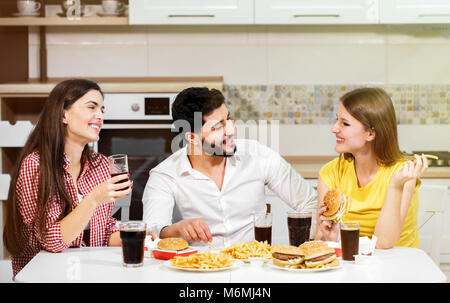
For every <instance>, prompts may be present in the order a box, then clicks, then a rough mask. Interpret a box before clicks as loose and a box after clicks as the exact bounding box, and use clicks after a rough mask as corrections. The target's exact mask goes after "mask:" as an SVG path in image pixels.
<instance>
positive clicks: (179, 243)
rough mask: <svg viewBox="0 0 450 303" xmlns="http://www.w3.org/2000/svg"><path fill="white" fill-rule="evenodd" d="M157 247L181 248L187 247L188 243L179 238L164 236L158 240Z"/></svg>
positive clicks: (167, 248)
mask: <svg viewBox="0 0 450 303" xmlns="http://www.w3.org/2000/svg"><path fill="white" fill-rule="evenodd" d="M157 246H158V248H159V249H166V250H177V251H178V250H183V249H186V248H188V247H189V243H188V242H187V241H186V240H184V239H181V238H165V239H162V240H160V241H159V242H158V244H157Z"/></svg>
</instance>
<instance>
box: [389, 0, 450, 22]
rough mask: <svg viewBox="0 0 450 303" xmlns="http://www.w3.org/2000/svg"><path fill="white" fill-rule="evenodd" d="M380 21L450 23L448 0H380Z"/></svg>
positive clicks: (449, 3) (449, 4)
mask: <svg viewBox="0 0 450 303" xmlns="http://www.w3.org/2000/svg"><path fill="white" fill-rule="evenodd" d="M380 23H381V24H396V23H397V24H407V23H410V24H421V23H450V1H448V0H380Z"/></svg>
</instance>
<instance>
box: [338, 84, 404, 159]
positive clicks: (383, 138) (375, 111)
mask: <svg viewBox="0 0 450 303" xmlns="http://www.w3.org/2000/svg"><path fill="white" fill-rule="evenodd" d="M341 103H342V105H343V106H344V107H345V109H346V110H347V111H348V112H349V113H350V115H352V116H353V117H354V118H355V119H357V120H358V121H359V122H361V123H362V124H363V125H364V126H365V128H366V129H367V130H370V129H372V130H373V131H375V139H374V141H373V147H374V152H375V155H376V157H377V160H378V161H379V163H380V164H382V165H386V166H390V165H392V164H394V163H395V162H396V161H398V160H401V159H404V158H406V155H405V154H403V153H402V152H401V150H400V147H399V145H398V135H397V118H396V116H395V109H394V105H393V104H392V100H391V98H390V97H389V95H388V94H387V93H386V92H385V91H384V90H383V89H381V88H370V87H367V88H358V89H355V90H352V91H350V92H348V93H346V94H345V95H343V96H342V97H341ZM344 157H345V158H346V159H347V158H349V157H353V156H352V155H351V154H344Z"/></svg>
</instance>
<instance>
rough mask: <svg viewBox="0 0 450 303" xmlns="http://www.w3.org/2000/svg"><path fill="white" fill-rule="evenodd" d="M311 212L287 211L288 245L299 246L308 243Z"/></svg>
mask: <svg viewBox="0 0 450 303" xmlns="http://www.w3.org/2000/svg"><path fill="white" fill-rule="evenodd" d="M311 221H312V212H311V211H288V212H287V224H288V230H289V245H292V246H299V245H300V244H303V243H304V242H307V241H309V235H310V233H311Z"/></svg>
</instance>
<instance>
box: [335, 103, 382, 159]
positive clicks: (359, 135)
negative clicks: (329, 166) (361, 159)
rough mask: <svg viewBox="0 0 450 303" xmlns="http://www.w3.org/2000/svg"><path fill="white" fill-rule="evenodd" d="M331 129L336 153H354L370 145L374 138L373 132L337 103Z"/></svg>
mask: <svg viewBox="0 0 450 303" xmlns="http://www.w3.org/2000/svg"><path fill="white" fill-rule="evenodd" d="M331 131H332V132H333V133H334V134H335V135H336V146H335V147H334V150H335V151H336V152H337V153H340V154H343V153H351V154H355V153H357V152H359V151H362V150H364V149H367V148H372V147H371V142H372V141H373V140H374V139H375V132H374V131H373V130H370V129H369V130H367V128H366V127H365V126H364V125H363V124H362V123H361V122H360V121H358V120H356V118H354V117H353V116H352V115H350V113H349V112H348V111H347V110H346V108H345V107H344V106H343V105H342V103H340V104H339V108H338V111H337V121H336V123H335V124H334V126H333V128H332V129H331Z"/></svg>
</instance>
